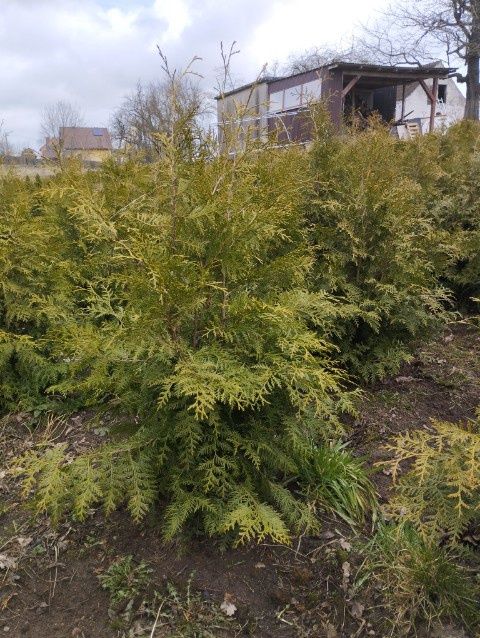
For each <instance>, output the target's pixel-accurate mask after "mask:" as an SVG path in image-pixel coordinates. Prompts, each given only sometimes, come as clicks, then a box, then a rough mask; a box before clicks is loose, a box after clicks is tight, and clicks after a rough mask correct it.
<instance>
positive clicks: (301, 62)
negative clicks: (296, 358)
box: [285, 40, 383, 73]
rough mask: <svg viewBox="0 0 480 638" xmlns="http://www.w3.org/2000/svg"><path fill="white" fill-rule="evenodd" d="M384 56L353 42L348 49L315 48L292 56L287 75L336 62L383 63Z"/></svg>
mask: <svg viewBox="0 0 480 638" xmlns="http://www.w3.org/2000/svg"><path fill="white" fill-rule="evenodd" d="M382 61H383V59H382V56H381V55H380V54H379V53H378V52H376V51H374V50H373V49H372V48H371V47H370V46H365V44H364V42H363V41H361V40H359V41H353V42H352V44H351V45H350V46H348V47H344V48H342V47H339V48H331V47H315V48H313V49H309V50H307V51H304V52H303V53H299V54H294V55H291V56H290V57H289V59H288V62H287V64H286V69H285V71H286V72H287V73H303V72H304V71H310V70H312V69H317V68H318V67H321V66H326V65H327V64H333V63H334V62H357V63H360V64H368V63H374V62H382Z"/></svg>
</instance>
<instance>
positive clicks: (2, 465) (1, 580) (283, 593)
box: [0, 323, 480, 638]
mask: <svg viewBox="0 0 480 638" xmlns="http://www.w3.org/2000/svg"><path fill="white" fill-rule="evenodd" d="M478 406H480V335H479V332H478V331H475V330H474V329H472V328H469V327H468V326H467V325H465V324H461V323H460V324H456V325H452V326H450V327H449V328H448V329H447V330H446V331H445V332H444V334H442V335H440V336H439V337H438V338H437V339H436V340H434V341H432V342H431V343H429V344H428V345H426V346H423V347H421V348H419V349H418V351H417V352H416V354H415V356H414V358H413V359H412V361H411V362H410V363H409V364H407V365H405V366H404V367H403V368H402V370H401V371H400V372H399V374H398V375H396V376H395V377H394V378H390V379H387V380H385V381H383V382H381V383H377V384H376V385H375V386H374V387H370V388H365V392H364V396H363V398H362V401H361V404H360V406H359V415H360V416H359V417H358V419H357V420H355V421H354V422H352V423H350V424H348V426H349V428H350V431H351V444H352V446H353V448H354V449H355V451H356V452H357V453H358V454H359V455H362V456H365V457H366V459H367V463H369V464H370V465H372V466H374V465H375V464H376V463H377V462H378V461H381V460H383V459H384V458H385V452H384V451H383V450H382V444H383V443H384V442H385V441H386V440H387V439H388V438H389V437H392V436H394V435H395V434H396V433H398V432H402V431H405V430H408V429H415V428H423V427H425V426H426V425H428V423H429V421H430V419H432V418H435V419H442V420H448V421H459V420H466V419H471V418H472V417H474V415H475V410H476V409H477V407H478ZM90 417H91V415H88V414H80V415H77V416H75V417H73V418H70V419H69V420H68V421H66V422H64V423H62V424H61V425H58V424H57V425H55V428H56V429H54V430H53V431H50V432H49V433H48V434H49V436H56V437H58V438H59V440H61V439H64V440H67V441H68V442H69V444H70V445H72V446H74V447H76V448H77V449H79V450H80V449H81V448H82V447H83V446H89V445H91V444H92V443H94V442H95V440H96V439H97V438H98V440H102V436H103V434H104V433H103V431H102V428H98V427H97V428H94V429H90V430H88V431H86V428H85V423H86V422H88V421H89V420H90ZM31 423H32V418H31V416H30V415H25V414H21V415H15V416H11V417H9V418H8V419H5V420H4V422H3V425H2V426H1V430H0V459H2V460H0V499H1V500H0V635H2V634H3V635H5V636H10V637H23V636H25V637H30V638H33V637H35V638H70V637H72V638H75V637H76V638H114V637H118V636H155V637H156V638H158V637H159V636H192V637H193V636H198V637H199V638H200V637H202V636H229V637H230V636H231V637H233V636H255V637H258V638H294V637H300V638H301V637H313V636H314V637H321V636H325V637H328V638H336V637H340V636H345V637H346V636H352V637H361V636H383V635H387V634H386V633H385V634H384V633H383V632H384V630H383V626H384V623H383V621H384V620H385V619H382V618H380V617H379V615H378V611H377V610H376V609H375V608H374V603H373V601H371V600H368V599H365V598H362V594H361V592H360V593H358V594H355V595H353V593H352V590H351V587H350V584H351V583H350V582H349V580H350V579H351V578H353V577H354V574H355V570H356V569H357V567H358V565H359V562H360V560H361V556H360V555H359V554H358V552H357V539H358V537H357V536H356V535H355V534H354V533H353V532H352V530H350V529H348V528H346V527H345V526H344V525H343V524H341V523H339V522H338V521H335V520H331V519H330V520H325V521H324V525H323V531H322V533H321V534H320V535H319V536H318V537H302V538H300V539H297V540H296V541H295V543H294V544H293V545H292V546H291V547H283V546H278V545H271V544H267V543H264V544H261V545H258V546H251V547H246V548H239V549H225V548H222V546H221V545H220V544H219V543H218V542H213V541H207V540H199V539H196V538H190V539H183V540H182V541H181V542H178V543H176V544H171V545H166V544H165V543H164V542H163V541H162V538H161V530H160V525H159V520H160V518H161V515H160V513H159V512H153V513H152V514H151V515H150V516H149V518H148V520H147V521H145V522H144V523H143V524H142V525H141V526H137V525H135V524H134V523H132V521H131V519H130V518H129V516H128V514H127V513H126V512H122V511H119V512H117V513H116V514H115V515H113V516H112V517H111V518H109V519H108V520H105V519H104V518H103V516H102V515H101V514H100V513H95V514H94V515H93V516H92V518H90V519H89V520H88V521H87V522H85V523H81V524H80V523H76V522H69V523H65V524H63V525H62V526H60V527H59V528H57V529H55V530H53V529H52V528H51V526H50V525H49V522H48V520H47V519H46V518H43V517H42V518H36V517H35V516H33V515H32V514H31V513H30V512H29V510H28V507H26V506H25V505H24V503H23V501H22V499H21V497H20V495H19V489H18V484H17V480H16V479H15V478H14V477H12V476H10V475H9V474H8V473H7V472H6V467H7V465H8V463H9V460H10V459H11V458H12V457H14V456H16V455H18V454H20V453H21V452H22V451H24V450H25V449H28V447H30V446H32V445H34V443H35V441H36V439H37V438H38V436H39V434H38V431H33V430H32V428H31ZM29 426H30V427H29ZM32 432H33V433H32ZM374 480H375V482H376V484H377V487H378V491H379V494H380V497H381V499H387V498H388V492H389V489H390V487H391V486H390V477H389V476H388V475H387V474H384V473H383V472H381V471H377V472H376V473H375V474H374ZM362 534H363V535H365V534H368V530H363V531H362ZM128 555H131V556H133V557H134V560H135V561H136V563H140V561H142V560H143V561H145V563H147V564H148V566H149V567H150V568H151V570H152V572H151V574H150V584H149V585H148V587H147V590H146V591H144V592H142V594H141V595H139V596H137V597H136V598H135V599H133V600H130V601H129V603H128V608H127V609H125V608H118V607H117V608H115V607H112V605H111V604H110V601H109V595H108V592H107V591H105V590H104V589H103V588H102V586H101V583H100V581H99V578H98V577H99V575H100V574H102V573H104V572H105V570H106V569H107V568H108V566H109V565H111V564H112V562H113V561H115V560H116V559H117V558H119V557H124V556H128ZM345 563H348V565H349V566H350V572H351V573H350V575H348V574H347V576H346V575H345V570H344V569H343V566H344V565H345ZM189 581H190V582H191V591H190V593H188V587H189ZM172 587H173V588H174V589H175V591H176V592H177V596H178V600H177V599H175V600H176V602H174V603H172V599H170V602H167V603H165V604H164V603H162V605H164V606H163V607H162V608H161V609H160V610H157V607H156V606H155V605H156V604H157V603H156V602H155V601H158V600H160V598H159V597H158V596H157V598H155V597H154V592H155V591H156V592H160V593H161V594H162V593H165V592H168V591H170V593H171V592H172ZM192 592H193V593H192ZM173 598H175V595H174V596H173ZM146 600H149V601H152V605H151V607H152V608H151V609H149V608H148V604H146V603H145V601H146ZM224 600H227V601H229V602H230V603H232V604H234V605H235V607H236V608H237V609H236V611H235V613H234V614H233V616H232V617H231V618H227V617H226V616H225V615H224V613H223V612H222V611H221V609H220V606H221V604H222V602H223V601H224ZM156 611H158V618H159V619H161V622H158V624H157V627H156V629H155V630H154V633H151V629H152V628H153V625H154V619H155V615H156V614H155V612H156ZM423 635H424V636H427V635H429V636H432V638H434V636H437V637H440V636H443V637H444V638H446V637H447V636H451V637H452V638H453V637H457V638H461V637H462V636H466V634H465V633H464V632H463V630H461V629H460V628H453V627H451V628H447V629H443V630H440V629H436V630H430V631H429V632H427V633H424V634H423Z"/></svg>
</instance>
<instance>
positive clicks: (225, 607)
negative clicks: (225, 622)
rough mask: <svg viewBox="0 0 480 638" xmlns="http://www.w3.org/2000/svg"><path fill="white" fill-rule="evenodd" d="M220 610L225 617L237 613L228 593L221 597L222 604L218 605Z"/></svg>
mask: <svg viewBox="0 0 480 638" xmlns="http://www.w3.org/2000/svg"><path fill="white" fill-rule="evenodd" d="M220 609H221V610H222V611H223V613H224V614H225V615H226V616H233V615H234V614H235V612H236V611H237V608H236V606H235V605H234V604H233V596H232V594H229V593H228V592H227V593H226V594H225V596H224V597H223V603H222V604H221V605H220Z"/></svg>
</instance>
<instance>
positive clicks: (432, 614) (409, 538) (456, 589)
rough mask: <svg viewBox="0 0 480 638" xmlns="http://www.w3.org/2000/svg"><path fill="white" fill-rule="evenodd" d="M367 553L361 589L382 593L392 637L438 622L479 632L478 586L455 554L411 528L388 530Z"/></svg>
mask: <svg viewBox="0 0 480 638" xmlns="http://www.w3.org/2000/svg"><path fill="white" fill-rule="evenodd" d="M364 551H365V555H366V558H365V561H364V564H363V566H362V567H361V568H360V570H359V573H358V574H357V578H356V586H357V587H360V586H361V585H362V584H365V583H368V585H369V587H374V588H375V589H376V590H377V593H378V594H379V595H380V597H381V604H380V606H381V607H382V608H383V610H384V618H385V620H386V621H388V622H389V623H390V624H391V635H395V636H398V635H399V634H401V633H403V632H405V633H408V632H410V631H412V630H414V629H415V627H418V626H419V625H420V623H426V624H427V626H431V624H432V623H433V622H435V621H445V620H454V621H457V622H461V623H463V624H465V625H466V626H467V627H470V628H471V627H478V626H479V622H480V606H479V603H478V600H479V598H478V594H479V591H478V585H476V584H475V583H474V582H473V581H472V580H471V579H470V578H469V575H468V572H467V569H466V568H464V567H462V566H461V565H460V563H459V562H458V561H459V557H458V555H457V554H454V553H453V551H452V550H448V549H446V548H444V547H440V546H439V545H438V544H437V543H435V542H432V541H427V540H424V539H423V538H422V537H421V536H420V535H419V534H418V532H416V531H415V529H414V528H412V527H411V526H409V525H404V524H400V525H386V524H383V525H381V526H380V527H379V529H378V531H377V533H376V535H375V536H374V538H373V539H372V540H371V541H370V542H369V543H368V545H367V546H366V547H365V550H364Z"/></svg>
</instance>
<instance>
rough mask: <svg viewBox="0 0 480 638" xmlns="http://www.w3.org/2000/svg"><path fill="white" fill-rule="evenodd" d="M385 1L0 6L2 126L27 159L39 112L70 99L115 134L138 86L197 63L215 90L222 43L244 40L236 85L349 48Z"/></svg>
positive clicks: (20, 1)
mask: <svg viewBox="0 0 480 638" xmlns="http://www.w3.org/2000/svg"><path fill="white" fill-rule="evenodd" d="M382 6H383V7H384V6H385V0H338V1H337V2H331V1H328V2H327V1H326V0H0V122H1V121H2V120H3V122H4V127H5V128H6V130H7V131H10V132H11V134H10V141H11V142H12V143H13V144H14V145H15V147H17V149H20V148H22V147H24V146H32V147H33V148H38V146H39V145H40V144H39V143H40V133H39V129H40V112H41V109H42V107H43V106H44V105H46V104H49V103H53V102H56V101H57V100H60V99H63V100H68V101H70V102H73V103H75V104H77V105H78V106H79V107H80V109H81V110H82V111H83V114H84V119H85V122H86V124H87V125H92V126H93V125H96V126H102V125H105V126H106V125H108V123H109V119H110V115H111V113H112V111H113V110H114V109H115V108H116V107H117V106H118V105H119V104H120V103H121V101H122V98H123V96H125V95H126V94H127V93H129V92H130V91H131V90H132V88H134V86H135V84H136V82H137V80H139V79H141V80H145V81H148V80H151V79H154V78H157V77H159V74H160V64H159V59H158V55H157V53H156V45H157V44H159V45H160V47H161V48H162V49H163V50H164V51H165V52H166V54H167V55H168V58H169V60H170V62H171V65H172V66H175V65H177V66H182V65H185V63H186V62H188V60H189V59H190V58H191V57H192V56H193V55H198V56H201V57H202V58H203V60H202V61H201V62H199V63H198V64H197V67H196V68H197V70H198V71H199V72H200V73H202V74H203V75H204V77H205V80H204V82H205V86H206V88H207V89H211V90H212V93H213V89H214V87H215V69H218V66H219V64H220V55H219V43H220V41H221V40H223V42H225V43H229V42H231V41H232V40H236V41H237V43H238V48H239V49H240V50H241V53H240V54H239V55H237V56H236V57H235V61H234V64H233V71H234V77H235V79H236V80H237V81H238V82H247V81H250V80H252V79H253V78H254V77H255V76H256V74H257V73H258V71H259V70H260V69H261V68H262V66H263V64H264V63H266V62H269V63H273V62H275V61H276V60H277V61H280V62H285V61H286V60H287V58H288V57H289V55H291V54H294V53H296V52H302V51H305V50H306V49H309V48H311V47H314V46H321V45H322V44H327V45H330V46H332V45H333V46H334V45H335V44H338V43H340V42H341V43H343V44H344V45H345V44H347V43H348V42H349V41H350V38H351V35H352V33H354V31H355V29H356V28H357V27H358V25H359V23H360V22H361V21H365V19H366V18H368V17H369V16H371V17H374V15H375V13H376V12H377V11H378V10H379V9H381V8H382Z"/></svg>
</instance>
